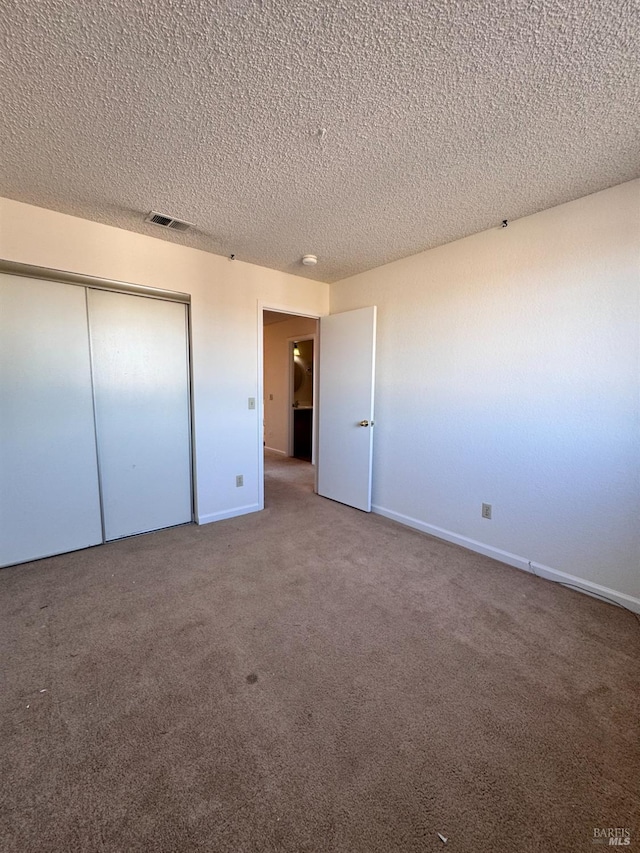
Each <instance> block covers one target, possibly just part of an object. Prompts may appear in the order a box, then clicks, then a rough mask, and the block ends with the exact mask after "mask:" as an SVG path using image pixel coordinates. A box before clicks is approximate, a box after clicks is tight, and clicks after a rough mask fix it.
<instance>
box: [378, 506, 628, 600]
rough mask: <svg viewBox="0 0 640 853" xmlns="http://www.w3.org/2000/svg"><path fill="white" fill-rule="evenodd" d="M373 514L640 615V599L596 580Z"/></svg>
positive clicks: (381, 510)
mask: <svg viewBox="0 0 640 853" xmlns="http://www.w3.org/2000/svg"><path fill="white" fill-rule="evenodd" d="M371 509H372V511H373V512H374V513H376V514H377V515H383V516H384V517H385V518H390V519H391V520H392V521H397V522H398V523H399V524H404V525H405V526H406V527H412V528H414V530H420V531H421V532H422V533H428V534H429V536H435V537H436V538H437V539H444V540H445V541H447V542H452V543H453V544H454V545H461V546H462V547H463V548H467V549H468V550H469V551H475V553H477V554H483V555H484V556H485V557H491V558H492V559H494V560H499V561H500V562H501V563H506V564H507V565H509V566H514V567H515V568H516V569H523V570H524V571H525V572H530V573H532V574H534V575H537V576H538V577H541V578H545V579H546V580H550V581H555V582H556V583H562V584H567V585H568V586H571V587H575V588H576V589H578V590H579V591H580V592H584V593H586V594H587V595H592V596H595V597H596V598H598V599H608V600H610V601H611V603H613V604H618V605H620V607H626V608H627V610H631V611H633V612H634V613H640V598H634V597H633V596H631V595H627V593H625V592H618V591H617V590H615V589H610V588H609V587H606V586H601V585H600V584H597V583H593V582H592V581H588V580H584V579H583V578H579V577H576V576H575V575H569V574H567V573H566V572H561V571H560V570H559V569H553V568H551V567H550V566H545V565H542V564H541V563H534V562H533V561H532V560H527V559H526V558H525V557H520V556H518V555H517V554H512V553H510V552H509V551H502V550H501V549H500V548H494V547H493V546H492V545H485V544H484V543H483V542H478V541H476V540H475V539H469V538H468V537H467V536H461V535H460V534H459V533H453V532H452V531H450V530H444V529H443V528H442V527H436V526H435V525H433V524H427V523H426V522H424V521H420V520H419V519H417V518H411V516H408V515H403V514H402V513H400V512H394V511H393V510H391V509H386V508H385V507H382V506H372V507H371Z"/></svg>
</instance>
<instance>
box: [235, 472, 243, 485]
mask: <svg viewBox="0 0 640 853" xmlns="http://www.w3.org/2000/svg"><path fill="white" fill-rule="evenodd" d="M236 486H237V487H238V488H240V486H244V475H242V474H238V475H237V476H236Z"/></svg>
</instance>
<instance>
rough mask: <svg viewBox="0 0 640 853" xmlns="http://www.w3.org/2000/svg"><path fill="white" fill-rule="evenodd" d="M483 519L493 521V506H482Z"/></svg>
mask: <svg viewBox="0 0 640 853" xmlns="http://www.w3.org/2000/svg"><path fill="white" fill-rule="evenodd" d="M482 517H483V518H488V519H491V504H482Z"/></svg>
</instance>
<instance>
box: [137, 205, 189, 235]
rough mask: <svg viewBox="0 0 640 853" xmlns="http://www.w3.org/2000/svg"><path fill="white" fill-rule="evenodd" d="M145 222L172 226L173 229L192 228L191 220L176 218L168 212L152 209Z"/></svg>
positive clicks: (185, 229)
mask: <svg viewBox="0 0 640 853" xmlns="http://www.w3.org/2000/svg"><path fill="white" fill-rule="evenodd" d="M145 222H152V223H153V224H154V225H160V227H161V228H171V229H172V230H173V231H187V230H188V229H189V228H191V223H190V222H183V221H182V220H181V219H174V217H173V216H167V215H166V213H156V211H155V210H152V211H151V213H150V214H149V215H148V216H147V218H146V219H145Z"/></svg>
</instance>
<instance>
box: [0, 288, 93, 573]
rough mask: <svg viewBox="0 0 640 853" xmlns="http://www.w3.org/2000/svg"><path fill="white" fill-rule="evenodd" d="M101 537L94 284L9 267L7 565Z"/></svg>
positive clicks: (2, 322) (5, 320) (4, 384)
mask: <svg viewBox="0 0 640 853" xmlns="http://www.w3.org/2000/svg"><path fill="white" fill-rule="evenodd" d="M100 542H102V525H101V520H100V497H99V491H98V469H97V462H96V441H95V429H94V420H93V401H92V394H91V368H90V360H89V336H88V330H87V305H86V295H85V290H84V288H82V287H76V286H75V285H70V284H57V283H56V284H54V283H53V282H50V281H38V280H35V279H28V278H22V277H18V276H11V275H7V274H6V273H3V274H0V565H3V566H6V565H11V564H13V563H22V562H26V561H27V560H35V559H38V558H39V557H47V556H50V555H52V554H60V553H63V552H66V551H75V550H78V549H79V548H86V547H88V546H89V545H97V544H98V543H100Z"/></svg>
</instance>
